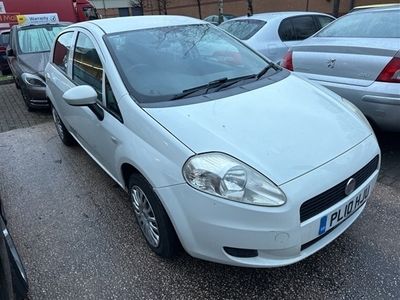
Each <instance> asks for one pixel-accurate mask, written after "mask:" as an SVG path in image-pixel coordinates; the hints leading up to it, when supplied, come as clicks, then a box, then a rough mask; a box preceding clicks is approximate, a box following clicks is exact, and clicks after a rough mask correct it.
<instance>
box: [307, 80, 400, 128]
mask: <svg viewBox="0 0 400 300" xmlns="http://www.w3.org/2000/svg"><path fill="white" fill-rule="evenodd" d="M303 75H305V74H303ZM312 81H313V82H315V83H318V84H321V85H323V86H325V87H326V88H328V89H330V90H332V91H333V92H335V93H337V94H338V95H340V96H342V97H344V98H346V99H347V100H349V101H351V102H353V103H354V105H356V106H357V107H358V108H359V109H360V110H361V111H362V112H363V113H364V114H365V115H366V116H367V117H368V118H369V119H371V120H373V121H374V122H375V123H376V125H378V126H379V127H380V128H382V129H384V130H389V131H400V84H399V83H385V82H378V81H375V82H373V83H372V84H371V85H370V86H367V87H365V86H356V85H348V84H341V83H334V82H326V81H319V80H315V79H314V80H312Z"/></svg>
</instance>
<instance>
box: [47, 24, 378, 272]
mask: <svg viewBox="0 0 400 300" xmlns="http://www.w3.org/2000/svg"><path fill="white" fill-rule="evenodd" d="M45 76H46V81H47V94H48V97H49V98H50V100H51V103H52V111H53V116H54V121H55V125H56V129H57V132H58V134H59V136H60V138H61V140H62V141H63V142H64V143H65V144H66V145H71V144H73V143H74V142H78V143H79V144H80V145H81V146H82V147H83V148H84V149H85V150H86V152H87V153H88V154H89V155H90V156H91V157H92V158H93V159H94V160H95V161H96V162H97V163H98V164H99V165H100V166H101V167H102V168H103V169H104V170H105V171H106V172H107V173H108V174H109V175H110V176H111V177H112V178H113V179H114V180H115V181H116V182H117V183H118V184H119V185H120V186H121V187H122V188H124V189H125V190H126V191H128V192H129V195H130V199H131V200H132V204H133V210H134V214H135V216H136V219H137V222H138V224H139V226H140V228H141V230H142V232H143V235H144V237H145V239H146V241H147V243H148V245H149V247H150V248H151V249H152V250H153V251H154V252H156V253H157V254H159V255H161V256H163V257H171V256H173V255H174V254H175V253H176V251H177V249H178V247H179V244H181V245H182V246H183V248H184V249H185V250H186V251H187V252H188V253H189V254H191V255H192V256H194V257H198V258H202V259H206V260H210V261H214V262H220V263H225V264H231V265H237V266H249V267H275V266H282V265H287V264H291V263H294V262H297V261H299V260H301V259H304V258H305V257H307V256H309V255H311V254H312V253H314V252H316V251H318V250H319V249H321V248H322V247H324V246H326V245H327V244H328V243H330V242H331V241H332V240H334V239H335V238H337V237H338V236H339V235H340V234H341V233H343V232H344V231H345V230H346V229H347V228H348V227H349V226H350V225H351V224H352V223H353V222H354V221H355V220H356V219H357V218H358V217H359V215H360V214H361V212H362V210H363V209H364V207H365V206H366V202H367V199H368V197H369V196H370V195H371V192H372V190H373V188H374V185H375V182H376V179H377V176H378V170H379V167H380V150H379V146H378V143H377V140H376V138H375V135H374V133H373V131H372V129H371V127H370V126H369V124H368V122H367V121H366V119H365V118H364V116H363V115H362V113H360V111H359V110H358V109H357V108H355V107H354V106H353V105H352V104H351V103H349V102H348V101H346V100H345V99H342V98H341V97H339V96H337V95H336V94H334V93H332V92H329V91H328V90H326V89H325V88H322V87H320V86H317V85H314V84H312V83H310V82H306V81H304V80H303V79H301V78H299V77H297V76H296V75H294V74H291V73H290V72H289V71H287V70H285V69H282V68H280V67H279V66H276V65H274V64H272V63H271V62H269V61H268V60H267V59H266V58H264V57H263V56H262V55H260V54H258V53H257V52H255V51H253V50H251V49H249V48H248V47H247V46H245V45H244V44H242V43H241V42H240V41H238V40H237V39H235V38H234V37H232V36H230V35H228V34H227V33H225V32H223V31H222V30H220V29H218V28H217V27H215V26H213V25H210V24H209V23H206V22H204V21H200V20H196V19H192V18H187V17H176V16H175V17H174V16H146V17H131V18H130V17H127V18H118V19H103V20H96V21H89V22H84V23H79V24H75V25H72V26H69V27H68V28H66V29H65V30H63V31H62V32H61V33H60V34H59V35H58V37H57V39H56V41H55V44H54V46H53V50H52V53H51V56H50V62H49V64H48V65H47V68H46V71H45ZM93 184H95V183H93Z"/></svg>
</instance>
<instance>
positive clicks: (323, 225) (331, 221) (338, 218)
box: [318, 185, 371, 235]
mask: <svg viewBox="0 0 400 300" xmlns="http://www.w3.org/2000/svg"><path fill="white" fill-rule="evenodd" d="M370 191H371V186H370V185H368V186H367V187H366V188H364V190H362V191H361V192H359V193H358V194H357V195H356V196H355V197H353V198H352V199H351V200H350V201H348V202H347V203H345V204H343V205H342V206H341V207H339V208H338V209H337V210H335V211H333V212H331V213H330V214H328V215H326V216H323V217H322V218H321V219H320V223H319V232H318V235H321V234H324V233H325V232H327V231H328V230H330V229H332V228H333V227H335V226H337V225H339V224H340V223H342V222H343V221H344V220H346V219H347V218H348V217H350V216H351V215H352V214H353V213H355V212H356V211H357V210H358V209H359V208H360V207H361V206H363V205H364V203H365V202H366V201H367V199H368V197H369V193H370Z"/></svg>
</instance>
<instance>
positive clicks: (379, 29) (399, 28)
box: [317, 9, 400, 38]
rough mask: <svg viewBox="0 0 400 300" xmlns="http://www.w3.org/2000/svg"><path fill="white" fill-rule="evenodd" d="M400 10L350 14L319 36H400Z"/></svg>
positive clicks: (328, 27) (323, 30)
mask: <svg viewBox="0 0 400 300" xmlns="http://www.w3.org/2000/svg"><path fill="white" fill-rule="evenodd" d="M399 20H400V10H398V9H396V10H387V11H371V12H359V13H352V14H348V15H346V16H344V17H342V18H340V19H338V20H336V21H335V22H333V23H331V24H330V25H328V26H327V27H325V28H324V29H322V30H321V31H320V32H319V33H318V34H317V36H319V37H357V38H400V22H399Z"/></svg>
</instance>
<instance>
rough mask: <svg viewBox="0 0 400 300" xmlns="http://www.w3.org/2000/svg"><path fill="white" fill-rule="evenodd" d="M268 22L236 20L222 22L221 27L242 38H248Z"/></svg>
mask: <svg viewBox="0 0 400 300" xmlns="http://www.w3.org/2000/svg"><path fill="white" fill-rule="evenodd" d="M266 23H267V22H265V21H261V20H253V19H249V20H235V21H229V22H226V23H223V24H221V25H220V26H219V27H220V28H222V29H224V30H225V31H227V32H229V33H230V34H232V35H234V36H235V37H237V38H238V39H240V40H248V39H249V38H251V37H252V36H253V35H255V34H256V33H257V32H258V31H259V30H260V29H261V28H262V27H263V26H264V25H265V24H266Z"/></svg>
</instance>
